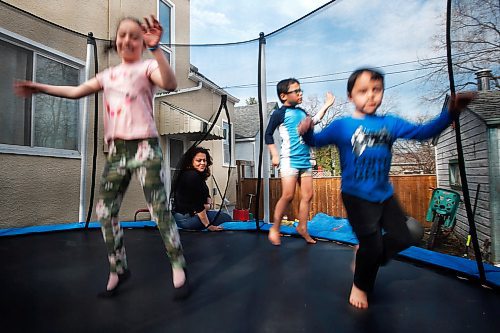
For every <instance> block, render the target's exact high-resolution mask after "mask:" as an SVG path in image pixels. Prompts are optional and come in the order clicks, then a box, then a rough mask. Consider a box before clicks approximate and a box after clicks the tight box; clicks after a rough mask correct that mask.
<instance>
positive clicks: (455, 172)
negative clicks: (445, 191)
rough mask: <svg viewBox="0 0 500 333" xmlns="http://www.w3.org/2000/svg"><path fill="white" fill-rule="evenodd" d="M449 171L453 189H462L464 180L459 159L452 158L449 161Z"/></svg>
mask: <svg viewBox="0 0 500 333" xmlns="http://www.w3.org/2000/svg"><path fill="white" fill-rule="evenodd" d="M448 171H449V174H450V187H451V188H453V189H459V190H460V189H462V180H461V178H460V168H459V167H458V160H450V161H449V162H448Z"/></svg>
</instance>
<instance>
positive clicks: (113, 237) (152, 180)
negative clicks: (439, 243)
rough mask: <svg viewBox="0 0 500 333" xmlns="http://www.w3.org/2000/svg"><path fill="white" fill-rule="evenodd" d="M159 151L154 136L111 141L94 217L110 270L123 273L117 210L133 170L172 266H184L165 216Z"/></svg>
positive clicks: (176, 235)
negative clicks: (104, 245) (106, 253)
mask: <svg viewBox="0 0 500 333" xmlns="http://www.w3.org/2000/svg"><path fill="white" fill-rule="evenodd" d="M162 165H163V154H162V151H161V147H160V145H159V143H158V140H157V139H144V140H114V141H113V142H111V144H110V147H109V154H108V157H107V161H106V165H105V167H104V172H103V175H102V178H101V185H100V191H99V201H98V202H97V205H96V213H97V217H98V219H99V220H100V222H101V229H102V234H103V237H104V241H105V242H106V247H107V251H108V259H109V265H110V272H112V273H119V274H121V273H123V271H124V270H125V269H127V257H126V254H125V246H124V243H123V229H122V228H121V227H120V222H119V221H118V212H119V211H120V206H121V203H122V199H123V195H124V194H125V191H126V190H127V187H128V185H129V183H130V179H131V177H132V174H133V173H134V172H135V173H136V174H137V177H138V178H139V182H140V184H141V186H142V189H143V191H144V196H145V198H146V202H147V206H148V209H149V212H150V213H151V218H152V219H153V221H155V223H156V225H157V226H158V230H159V231H160V235H161V237H162V239H163V242H164V244H165V247H166V250H167V255H168V257H169V259H170V262H171V264H172V267H175V268H182V267H185V266H186V262H185V259H184V255H183V251H182V245H181V242H180V238H179V232H178V230H177V226H176V224H175V222H174V221H173V220H171V219H170V218H169V213H168V210H167V195H166V191H165V186H164V178H165V174H164V172H163V168H162Z"/></svg>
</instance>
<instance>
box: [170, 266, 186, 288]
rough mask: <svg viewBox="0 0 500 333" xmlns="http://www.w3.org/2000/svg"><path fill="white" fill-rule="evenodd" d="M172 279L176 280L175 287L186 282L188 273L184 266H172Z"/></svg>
mask: <svg viewBox="0 0 500 333" xmlns="http://www.w3.org/2000/svg"><path fill="white" fill-rule="evenodd" d="M172 280H173V282H174V288H180V287H182V286H183V285H184V283H185V282H186V274H185V272H184V268H182V267H181V268H173V267H172Z"/></svg>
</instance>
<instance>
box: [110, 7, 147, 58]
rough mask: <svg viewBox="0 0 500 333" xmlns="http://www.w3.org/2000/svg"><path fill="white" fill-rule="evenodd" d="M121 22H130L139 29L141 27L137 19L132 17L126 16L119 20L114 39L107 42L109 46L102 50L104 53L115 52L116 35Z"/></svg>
mask: <svg viewBox="0 0 500 333" xmlns="http://www.w3.org/2000/svg"><path fill="white" fill-rule="evenodd" d="M123 21H132V22H135V23H137V24H138V25H139V26H140V27H142V22H141V20H139V19H138V18H135V17H132V16H126V17H123V18H121V19H120V21H118V25H117V26H116V31H115V38H113V39H111V40H110V41H109V44H108V45H107V46H106V47H105V48H104V52H105V53H109V52H111V51H114V52H116V34H117V33H118V29H119V28H120V25H121V24H122V22H123ZM144 47H146V44H144Z"/></svg>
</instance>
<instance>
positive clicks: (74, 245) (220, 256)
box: [0, 228, 500, 333]
mask: <svg viewBox="0 0 500 333" xmlns="http://www.w3.org/2000/svg"><path fill="white" fill-rule="evenodd" d="M181 239H182V243H183V246H184V250H185V256H186V259H187V261H188V270H189V275H190V281H191V284H192V286H193V293H192V295H191V297H190V298H189V299H187V300H185V301H182V302H174V301H173V300H172V294H173V287H172V282H171V281H172V277H171V267H170V264H169V261H168V258H167V256H166V254H165V251H164V250H163V244H162V241H161V238H160V235H159V233H158V232H157V230H155V229H153V228H147V229H127V230H125V246H126V249H127V257H128V263H129V268H130V270H131V272H132V277H131V279H130V280H129V281H127V283H126V284H124V285H123V286H122V287H121V288H120V292H119V294H118V295H117V296H116V297H115V298H112V299H101V298H98V297H97V296H96V295H97V293H98V292H100V291H102V290H104V288H105V285H106V281H107V276H108V264H107V257H106V250H105V245H104V242H103V240H102V236H101V233H100V230H95V229H94V230H86V231H85V230H76V231H64V232H54V233H44V234H34V235H25V236H14V237H3V238H0V257H1V258H2V264H1V269H0V281H1V286H2V295H1V298H0V314H1V315H0V316H1V320H0V323H1V324H0V329H1V330H2V332H384V333H388V332H440V333H444V332H454V333H456V332H473V331H474V332H494V331H497V330H498V329H499V327H500V316H499V314H500V298H499V297H498V296H499V295H498V292H497V291H494V290H489V289H485V288H482V287H480V286H479V285H477V284H473V283H470V282H467V281H463V280H459V279H457V278H455V277H453V276H451V275H450V274H441V273H439V272H436V271H435V270H431V269H428V268H426V267H418V266H416V265H414V264H412V263H408V262H402V261H397V260H394V261H392V262H391V263H390V264H389V265H387V266H386V267H383V268H381V269H380V271H379V275H378V279H377V283H376V286H375V291H374V293H373V294H372V295H371V298H370V308H369V309H368V310H358V309H355V308H353V307H352V306H351V305H349V303H348V301H347V299H348V295H349V291H350V287H351V284H352V272H351V269H350V265H351V261H352V258H353V251H352V249H351V248H350V247H348V246H344V245H339V244H336V243H333V242H321V241H320V242H318V244H316V245H306V244H305V242H304V241H303V240H302V239H298V238H293V237H283V239H282V246H281V247H275V246H272V245H270V244H269V242H268V240H267V234H265V233H256V232H244V231H225V232H219V233H209V232H181Z"/></svg>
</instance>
